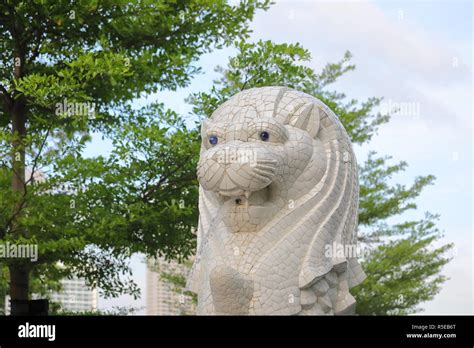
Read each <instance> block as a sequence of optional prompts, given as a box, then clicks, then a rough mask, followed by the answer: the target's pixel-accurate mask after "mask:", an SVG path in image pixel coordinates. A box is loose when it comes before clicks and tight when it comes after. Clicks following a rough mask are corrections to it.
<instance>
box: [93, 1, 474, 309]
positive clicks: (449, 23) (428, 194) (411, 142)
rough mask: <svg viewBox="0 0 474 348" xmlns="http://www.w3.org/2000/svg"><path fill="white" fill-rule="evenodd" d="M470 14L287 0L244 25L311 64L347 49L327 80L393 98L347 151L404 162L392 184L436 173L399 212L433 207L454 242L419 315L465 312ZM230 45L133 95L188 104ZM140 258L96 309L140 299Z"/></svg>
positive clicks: (459, 4) (461, 5)
mask: <svg viewBox="0 0 474 348" xmlns="http://www.w3.org/2000/svg"><path fill="white" fill-rule="evenodd" d="M472 18H473V5H472V3H471V2H470V1H458V0H454V1H453V0H451V1H371V2H368V1H341V2H338V1H315V0H308V1H301V0H296V1H276V4H275V5H273V6H272V7H271V8H270V10H269V11H266V12H259V13H258V14H257V15H256V17H255V18H254V20H253V22H252V24H251V28H252V29H253V33H252V36H251V41H257V40H259V39H263V40H272V41H274V42H278V43H283V42H286V43H296V42H299V43H301V44H302V46H303V47H305V48H307V49H308V50H309V51H310V52H311V55H312V57H313V59H312V61H311V64H310V65H311V67H313V68H315V69H316V70H319V69H321V67H323V66H324V65H325V64H326V63H327V62H336V61H339V60H340V59H341V58H342V56H343V54H344V52H345V51H346V50H349V51H350V52H351V53H352V54H353V59H352V62H353V63H354V64H355V65H356V70H355V71H353V72H350V73H348V74H346V75H345V76H344V77H342V78H341V79H340V80H339V81H337V82H336V83H335V84H334V85H332V88H333V89H335V90H338V91H341V92H344V93H345V94H346V95H347V96H348V97H349V98H355V99H359V100H365V99H367V98H369V97H373V96H377V97H384V101H383V103H382V105H381V108H384V110H391V109H393V107H394V106H397V105H398V106H401V107H402V111H401V112H399V113H394V114H392V119H391V121H390V122H389V123H388V124H386V125H383V126H382V127H381V128H380V130H379V132H378V134H377V135H376V136H375V137H374V138H373V139H372V141H371V142H370V143H369V144H366V145H363V146H362V147H360V146H358V147H356V149H355V151H356V155H357V157H358V161H359V163H362V162H363V161H364V160H365V158H366V156H367V153H368V151H370V150H373V151H376V152H377V153H378V154H379V155H390V156H392V158H393V159H392V162H391V163H397V162H398V161H401V160H404V161H406V162H408V165H409V167H408V168H407V170H406V171H405V172H403V173H402V174H400V175H397V176H396V178H395V180H396V182H398V183H401V184H405V185H410V184H411V183H412V182H413V180H414V179H415V178H416V177H417V176H419V175H427V174H433V175H435V176H436V181H435V184H434V185H432V186H429V187H427V188H426V189H425V190H424V191H423V192H422V194H421V196H420V197H419V198H418V199H417V201H416V203H417V205H418V209H417V210H415V211H412V212H409V213H407V214H404V215H403V220H406V219H410V218H418V219H419V218H422V216H423V214H424V212H425V211H430V212H432V213H438V214H440V220H439V224H438V226H439V228H440V229H441V230H442V231H443V232H444V237H443V240H442V241H441V243H447V242H453V243H454V244H455V248H454V249H453V250H452V252H451V253H450V255H451V256H452V257H453V260H452V261H451V262H450V263H449V264H448V265H447V266H445V268H444V269H443V274H445V275H446V276H447V277H448V278H449V280H448V281H447V282H446V283H445V284H444V285H443V289H442V291H441V292H440V293H439V294H438V295H437V296H436V297H435V299H434V300H433V301H430V302H427V303H423V304H422V305H421V308H423V309H424V312H423V313H424V314H468V313H471V314H472V313H474V300H473V296H474V295H473V289H474V284H473V278H474V277H473V273H474V263H473V255H472V252H473V249H474V238H473V229H472V215H473V205H472V197H473V191H472V184H473V176H472V170H473V143H472V135H473V133H472V116H473V113H472V111H473V105H472V99H473V98H472V97H473V89H472V80H473V75H472V54H473V51H472V50H473V40H472V38H473V28H472ZM233 53H235V50H234V49H232V48H226V49H222V50H218V51H214V52H212V53H210V54H206V55H204V56H203V57H202V58H201V59H200V60H199V62H198V65H199V66H201V67H202V72H203V73H202V74H201V75H198V76H196V77H195V79H194V80H193V81H192V83H191V84H190V86H188V87H186V88H182V89H179V90H178V91H176V92H160V93H157V94H154V95H152V96H151V97H149V98H147V100H139V101H137V102H136V104H137V105H140V104H144V103H146V102H150V101H161V102H164V103H165V105H166V106H167V107H169V108H171V109H174V110H176V111H179V112H180V113H184V114H185V113H187V112H189V110H190V106H189V105H187V104H186V103H185V102H184V99H185V98H186V97H187V96H188V95H189V94H190V93H192V92H197V91H207V90H209V89H210V88H211V86H212V81H213V79H215V78H216V77H218V75H217V74H216V73H215V72H214V67H215V66H216V65H225V64H226V62H227V61H228V58H229V57H230V56H232V54H233ZM104 152H107V146H103V144H100V141H99V140H96V141H94V142H93V143H92V144H91V145H90V146H89V148H88V154H89V155H96V154H103V153H104ZM393 222H396V220H394V221H393ZM143 259H144V257H143V256H142V255H137V256H136V257H134V258H133V259H132V260H131V265H132V268H133V271H134V279H135V281H136V282H137V284H138V285H139V286H140V287H141V288H142V297H141V299H139V300H136V301H134V300H133V299H131V298H130V297H128V296H121V297H119V298H117V299H113V300H110V299H100V302H99V306H100V308H102V309H107V308H111V307H113V306H133V307H137V308H139V307H144V306H145V295H146V294H145V284H146V280H145V271H146V270H145V264H144V263H143ZM139 313H144V311H139Z"/></svg>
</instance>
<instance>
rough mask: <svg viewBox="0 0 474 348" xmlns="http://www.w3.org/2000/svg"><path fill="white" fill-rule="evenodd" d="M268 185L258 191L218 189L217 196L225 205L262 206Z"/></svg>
mask: <svg viewBox="0 0 474 348" xmlns="http://www.w3.org/2000/svg"><path fill="white" fill-rule="evenodd" d="M269 190H270V188H269V186H267V187H265V188H263V189H261V190H258V191H245V190H242V189H235V190H231V191H219V196H220V197H221V199H222V202H223V203H224V204H225V205H226V206H234V207H239V206H241V207H242V208H243V207H248V206H262V205H264V204H265V203H266V202H267V201H268V194H269Z"/></svg>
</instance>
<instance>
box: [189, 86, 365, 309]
mask: <svg viewBox="0 0 474 348" xmlns="http://www.w3.org/2000/svg"><path fill="white" fill-rule="evenodd" d="M201 132H202V147H201V154H200V161H199V164H198V171H197V172H198V179H199V183H200V193H199V212H200V219H199V227H198V231H197V233H198V250H197V254H196V259H195V262H194V265H193V268H192V270H191V274H190V277H189V280H188V286H187V287H188V289H189V290H191V291H193V292H195V293H197V296H198V308H197V313H198V314H217V315H222V314H229V315H239V314H240V315H246V314H256V315H295V314H299V315H305V314H306V315H308V314H310V315H311V314H327V315H331V314H335V315H337V314H353V313H354V312H355V299H354V297H353V296H352V295H351V294H350V293H349V289H350V288H351V287H353V286H355V285H357V284H359V283H360V282H361V281H362V280H364V278H365V274H364V272H363V270H362V268H361V266H360V265H359V263H358V261H357V259H356V255H345V253H340V252H337V253H336V252H334V250H333V252H329V253H328V251H331V248H334V247H335V246H336V245H337V246H354V245H355V244H356V242H357V208H358V192H359V187H358V179H357V164H356V159H355V156H354V153H353V150H352V146H351V143H350V140H349V137H348V135H347V133H346V131H345V129H344V128H343V126H342V125H341V123H340V122H339V120H338V118H337V117H336V115H335V114H334V113H333V112H332V111H331V110H329V108H328V107H327V106H326V105H324V104H323V103H322V102H321V101H320V100H318V99H316V98H314V97H312V96H310V95H307V94H305V93H301V92H298V91H295V90H291V89H288V88H285V87H263V88H253V89H248V90H244V91H242V92H240V93H238V94H236V95H235V96H233V97H232V98H230V99H229V100H227V101H226V102H225V103H223V104H222V105H221V106H220V107H219V108H217V110H215V112H214V113H213V114H212V116H211V118H210V119H209V120H206V121H204V122H203V124H202V131H201ZM344 250H346V249H344ZM350 250H352V251H354V248H351V249H350ZM339 251H340V249H339Z"/></svg>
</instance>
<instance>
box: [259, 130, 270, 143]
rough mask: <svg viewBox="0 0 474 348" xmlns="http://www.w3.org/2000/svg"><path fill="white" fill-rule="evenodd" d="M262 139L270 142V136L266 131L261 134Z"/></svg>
mask: <svg viewBox="0 0 474 348" xmlns="http://www.w3.org/2000/svg"><path fill="white" fill-rule="evenodd" d="M260 139H261V140H262V141H268V139H270V134H268V132H266V131H263V132H260Z"/></svg>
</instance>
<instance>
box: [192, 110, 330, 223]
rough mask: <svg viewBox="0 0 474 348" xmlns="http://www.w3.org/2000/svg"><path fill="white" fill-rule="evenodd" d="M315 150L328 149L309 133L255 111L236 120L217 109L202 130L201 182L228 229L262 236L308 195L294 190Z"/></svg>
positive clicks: (237, 114)
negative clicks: (270, 221)
mask: <svg viewBox="0 0 474 348" xmlns="http://www.w3.org/2000/svg"><path fill="white" fill-rule="evenodd" d="M314 151H321V152H324V149H323V147H322V146H315V144H314V139H313V138H312V137H311V135H310V134H309V133H308V132H307V131H306V130H304V129H299V128H297V127H295V126H292V125H290V124H283V123H282V122H280V121H279V120H278V119H276V118H274V117H257V113H256V112H255V111H254V110H253V109H252V108H241V109H239V110H238V111H237V112H235V113H234V114H232V116H230V115H228V114H226V110H225V109H224V110H222V111H221V110H218V112H216V113H215V114H214V115H213V117H212V119H211V120H208V121H207V122H205V123H204V124H203V127H202V149H201V157H200V161H199V164H198V172H197V173H198V180H199V182H200V184H201V186H202V187H203V189H204V190H207V191H210V192H213V193H214V194H215V196H216V198H217V199H218V201H219V203H220V204H221V206H222V216H223V219H224V222H225V224H226V226H228V227H229V228H230V229H231V230H232V231H234V232H252V231H257V230H259V229H260V228H261V227H262V226H263V225H264V224H265V223H266V222H267V221H268V219H269V218H271V217H272V216H274V214H275V213H276V212H278V211H279V210H281V209H283V208H284V207H285V206H287V205H291V203H292V201H293V200H295V199H297V198H298V196H300V195H301V194H302V193H303V192H301V191H295V190H294V189H293V187H294V185H295V182H296V181H297V180H298V179H299V178H300V176H301V174H302V173H303V172H304V171H305V169H306V168H308V165H309V163H310V161H311V159H312V158H313V157H314V156H313V155H314V154H313V152H314ZM319 157H320V158H322V157H324V156H322V154H321V156H319ZM314 175H316V176H317V173H314ZM314 179H317V178H315V177H314Z"/></svg>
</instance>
